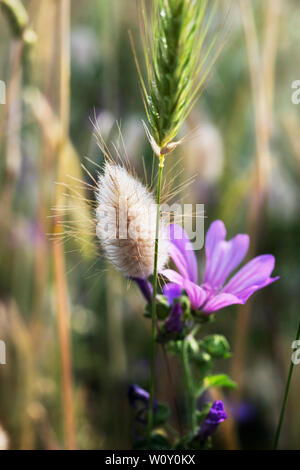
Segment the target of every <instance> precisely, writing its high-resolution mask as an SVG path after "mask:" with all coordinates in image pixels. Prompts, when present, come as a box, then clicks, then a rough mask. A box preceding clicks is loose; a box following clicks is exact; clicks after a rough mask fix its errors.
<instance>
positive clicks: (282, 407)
mask: <svg viewBox="0 0 300 470" xmlns="http://www.w3.org/2000/svg"><path fill="white" fill-rule="evenodd" d="M299 338H300V321H299V325H298V331H297V336H296V341H298V340H299ZM294 365H295V364H294V363H293V362H292V361H291V364H290V369H289V374H288V378H287V382H286V386H285V391H284V396H283V401H282V405H281V411H280V416H279V421H278V425H277V429H276V434H275V440H274V450H277V447H278V442H279V438H280V433H281V428H282V423H283V418H284V414H285V409H286V404H287V399H288V395H289V390H290V385H291V381H292V375H293V370H294Z"/></svg>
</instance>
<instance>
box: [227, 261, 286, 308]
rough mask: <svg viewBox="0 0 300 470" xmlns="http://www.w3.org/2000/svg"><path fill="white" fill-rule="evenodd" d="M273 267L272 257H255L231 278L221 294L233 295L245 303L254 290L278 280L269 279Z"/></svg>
mask: <svg viewBox="0 0 300 470" xmlns="http://www.w3.org/2000/svg"><path fill="white" fill-rule="evenodd" d="M274 266H275V258H274V256H273V255H261V256H257V257H256V258H254V259H252V260H251V261H249V262H248V263H247V264H246V265H245V266H244V267H243V268H241V269H240V270H239V271H238V272H237V273H236V274H235V275H234V276H233V278H232V279H231V280H230V281H229V282H228V283H227V284H226V285H225V287H224V289H223V292H228V293H231V294H234V295H236V296H237V297H239V298H240V299H242V300H243V302H246V301H247V299H248V298H249V297H250V295H252V294H253V293H254V292H255V291H256V290H258V289H261V288H262V287H265V286H267V285H269V284H271V283H272V282H275V281H276V280H277V279H278V277H276V278H271V277H270V275H271V273H272V271H273V269H274Z"/></svg>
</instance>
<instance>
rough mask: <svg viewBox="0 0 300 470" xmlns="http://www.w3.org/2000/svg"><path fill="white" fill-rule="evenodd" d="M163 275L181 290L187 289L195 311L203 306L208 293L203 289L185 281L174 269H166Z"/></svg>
mask: <svg viewBox="0 0 300 470" xmlns="http://www.w3.org/2000/svg"><path fill="white" fill-rule="evenodd" d="M161 274H162V275H163V276H165V277H166V278H167V279H169V281H171V282H172V283H174V284H178V285H179V286H180V287H181V288H183V289H185V291H186V293H187V295H188V297H189V299H190V301H191V306H192V308H194V309H198V308H200V307H201V305H203V303H204V302H205V299H206V296H207V294H206V292H205V290H204V289H202V287H200V286H198V285H197V284H195V283H194V282H192V281H189V280H188V279H184V278H183V277H182V276H181V275H180V274H178V273H177V272H176V271H173V269H164V270H163V271H162V272H161Z"/></svg>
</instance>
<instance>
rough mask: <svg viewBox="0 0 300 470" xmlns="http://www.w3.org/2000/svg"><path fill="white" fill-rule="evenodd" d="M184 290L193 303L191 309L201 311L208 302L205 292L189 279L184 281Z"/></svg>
mask: <svg viewBox="0 0 300 470" xmlns="http://www.w3.org/2000/svg"><path fill="white" fill-rule="evenodd" d="M183 288H184V290H185V291H186V293H187V295H188V297H189V299H190V301H191V307H192V308H194V309H196V310H197V309H199V308H200V307H201V306H202V305H203V304H204V302H205V300H206V292H205V290H204V289H202V287H200V286H198V285H197V284H195V283H194V282H191V281H189V280H188V279H184V280H183Z"/></svg>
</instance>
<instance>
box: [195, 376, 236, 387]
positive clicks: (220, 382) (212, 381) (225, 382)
mask: <svg viewBox="0 0 300 470" xmlns="http://www.w3.org/2000/svg"><path fill="white" fill-rule="evenodd" d="M203 382H204V388H205V389H208V388H210V387H226V388H232V389H236V388H237V384H236V383H235V382H234V381H233V380H231V378H230V377H228V375H226V374H218V375H208V376H207V377H205V379H204V381H203Z"/></svg>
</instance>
